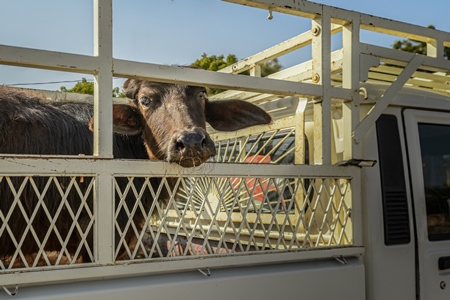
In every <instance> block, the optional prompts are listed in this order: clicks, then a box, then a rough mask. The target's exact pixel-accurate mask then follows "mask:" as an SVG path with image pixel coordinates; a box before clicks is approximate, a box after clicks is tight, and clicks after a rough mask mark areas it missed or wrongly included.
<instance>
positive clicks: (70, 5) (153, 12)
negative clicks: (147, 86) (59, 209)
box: [0, 0, 450, 90]
mask: <svg viewBox="0 0 450 300" xmlns="http://www.w3.org/2000/svg"><path fill="white" fill-rule="evenodd" d="M316 2H319V3H323V4H328V5H332V6H337V7H340V8H345V9H349V10H356V11H360V12H364V13H367V14H372V15H376V16H380V17H385V18H389V19H394V20H399V21H403V22H407V23H413V24H417V25H422V26H427V25H429V24H433V25H435V26H436V27H437V28H438V29H441V30H444V31H450V22H449V16H448V15H449V11H450V2H449V1H446V0H428V1H418V0H409V1H407V0H389V1H388V0H378V1H368V0H360V1H355V0H339V1H337V0H334V1H333V0H319V1H316ZM425 4H426V5H425ZM0 14H1V18H0V44H5V45H13V46H20V47H29V48H38V49H46V50H53V51H61V52H70V53H79V54H88V55H91V54H93V19H92V14H93V4H92V0H64V1H61V0H39V1H36V0H14V1H13V0H0ZM113 17H114V24H113V43H114V52H113V55H114V57H115V58H121V59H128V60H137V61H143V62H152V63H160V64H180V65H183V64H190V63H192V62H193V61H194V60H195V59H197V58H199V57H200V56H201V54H202V53H204V52H205V53H207V54H208V55H211V54H217V55H219V54H224V55H227V54H229V53H233V54H235V55H236V56H237V57H238V58H245V57H247V56H249V55H252V54H254V53H257V52H259V51H261V50H264V49H266V48H268V47H271V46H273V45H275V44H277V43H280V42H282V41H284V40H286V39H289V38H291V37H294V36H295V35H298V34H300V33H302V32H304V31H306V30H308V28H310V20H307V19H302V18H297V17H292V16H288V15H283V14H274V18H273V20H270V21H269V20H268V19H267V12H266V11H263V10H259V9H254V8H249V7H243V6H240V5H236V4H230V3H226V2H222V1H219V0H148V1H142V0H141V1H138V0H127V1H125V0H114V1H113ZM362 39H363V41H364V39H366V40H367V41H368V40H370V42H375V43H377V44H379V45H384V46H387V47H390V46H391V45H392V43H393V42H394V40H395V39H394V38H391V37H382V36H379V35H366V36H362ZM305 51H306V52H307V51H309V50H308V49H306V50H305ZM305 51H303V52H298V53H294V54H291V55H288V56H286V57H283V58H282V59H281V63H282V64H283V65H284V66H285V67H287V66H289V65H292V64H294V63H295V62H296V61H297V58H298V57H301V56H303V55H307V54H306V52H305ZM0 55H1V54H0ZM81 77H83V75H80V74H72V73H63V72H50V71H41V70H34V69H24V68H15V67H9V66H1V65H0V84H23V83H42V82H54V81H70V80H80V79H81ZM84 77H86V78H88V79H90V77H89V76H88V75H86V76H84ZM122 81H123V80H122V79H117V80H114V85H115V86H120V85H121V83H122ZM62 85H64V86H66V87H67V88H70V87H72V86H73V85H74V83H55V84H41V85H28V86H22V87H30V88H36V89H50V90H56V89H58V88H59V87H60V86H62Z"/></svg>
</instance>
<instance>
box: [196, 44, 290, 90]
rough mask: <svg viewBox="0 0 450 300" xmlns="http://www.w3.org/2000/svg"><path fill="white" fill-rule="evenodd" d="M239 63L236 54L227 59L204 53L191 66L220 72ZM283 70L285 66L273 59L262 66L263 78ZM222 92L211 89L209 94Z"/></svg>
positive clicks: (247, 72) (229, 55)
mask: <svg viewBox="0 0 450 300" xmlns="http://www.w3.org/2000/svg"><path fill="white" fill-rule="evenodd" d="M236 62H238V59H237V57H236V55H234V54H228V55H227V57H225V56H224V55H219V56H217V55H210V56H208V55H207V54H206V53H203V54H202V56H201V58H199V59H197V60H196V61H194V62H193V63H192V64H191V66H193V67H199V68H202V69H204V70H208V71H218V70H220V69H223V68H225V67H227V66H229V65H232V64H234V63H236ZM282 68H283V66H282V65H281V64H280V63H279V62H278V59H277V58H275V59H272V60H270V61H268V62H265V63H262V64H261V76H262V77H266V76H267V75H270V74H273V73H276V72H278V71H280V70H281V69H282ZM240 74H242V75H250V72H249V71H244V72H242V73H240ZM220 92H223V90H221V89H214V88H211V89H209V90H208V93H209V94H211V95H215V94H218V93H220Z"/></svg>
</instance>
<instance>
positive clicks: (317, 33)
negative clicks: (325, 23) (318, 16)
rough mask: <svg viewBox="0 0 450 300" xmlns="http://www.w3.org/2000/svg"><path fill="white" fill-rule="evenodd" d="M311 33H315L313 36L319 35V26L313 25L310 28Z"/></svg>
mask: <svg viewBox="0 0 450 300" xmlns="http://www.w3.org/2000/svg"><path fill="white" fill-rule="evenodd" d="M311 33H312V34H313V35H315V36H317V35H319V33H320V27H319V26H314V27H313V28H312V29H311Z"/></svg>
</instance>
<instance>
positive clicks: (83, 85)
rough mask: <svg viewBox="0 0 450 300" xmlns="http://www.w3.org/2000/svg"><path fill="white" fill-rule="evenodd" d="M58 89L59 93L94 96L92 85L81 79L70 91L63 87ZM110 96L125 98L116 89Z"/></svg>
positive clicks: (116, 88)
mask: <svg viewBox="0 0 450 300" xmlns="http://www.w3.org/2000/svg"><path fill="white" fill-rule="evenodd" d="M59 89H60V91H61V92H67V93H77V94H88V95H94V83H93V82H89V81H87V80H86V78H82V79H81V81H80V82H77V83H76V84H75V86H74V87H73V88H71V89H67V88H66V87H65V86H62V87H60V88H59ZM112 96H113V97H120V98H125V95H124V94H123V93H121V92H120V89H119V88H118V87H115V88H113V90H112Z"/></svg>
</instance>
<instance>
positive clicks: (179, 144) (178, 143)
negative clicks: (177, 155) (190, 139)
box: [175, 140, 184, 151]
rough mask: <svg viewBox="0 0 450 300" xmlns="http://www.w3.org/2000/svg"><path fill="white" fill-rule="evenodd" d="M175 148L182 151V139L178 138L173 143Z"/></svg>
mask: <svg viewBox="0 0 450 300" xmlns="http://www.w3.org/2000/svg"><path fill="white" fill-rule="evenodd" d="M175 148H176V149H177V150H178V151H182V150H183V149H184V143H183V142H182V141H180V140H178V141H177V142H176V144H175Z"/></svg>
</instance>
